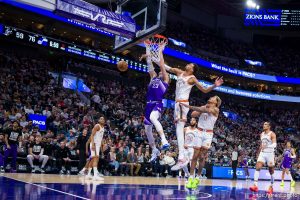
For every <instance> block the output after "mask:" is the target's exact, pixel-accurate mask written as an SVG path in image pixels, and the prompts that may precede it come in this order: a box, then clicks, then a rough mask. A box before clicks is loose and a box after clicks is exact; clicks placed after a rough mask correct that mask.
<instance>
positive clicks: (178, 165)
mask: <svg viewBox="0 0 300 200" xmlns="http://www.w3.org/2000/svg"><path fill="white" fill-rule="evenodd" d="M187 164H189V159H187V158H183V159H182V160H178V162H177V163H176V165H174V166H173V167H172V168H171V170H172V171H177V170H180V169H182V168H183V167H185V166H187Z"/></svg>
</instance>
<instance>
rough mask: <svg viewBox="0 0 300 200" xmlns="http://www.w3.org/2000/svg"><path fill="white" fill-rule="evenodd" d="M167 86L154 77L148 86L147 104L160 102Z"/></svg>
mask: <svg viewBox="0 0 300 200" xmlns="http://www.w3.org/2000/svg"><path fill="white" fill-rule="evenodd" d="M168 86H169V85H168V84H167V83H165V82H163V81H162V80H161V79H160V78H158V77H155V78H153V79H152V80H151V82H150V83H149V85H148V91H147V102H149V101H162V100H163V98H164V95H165V93H166V92H167V89H168Z"/></svg>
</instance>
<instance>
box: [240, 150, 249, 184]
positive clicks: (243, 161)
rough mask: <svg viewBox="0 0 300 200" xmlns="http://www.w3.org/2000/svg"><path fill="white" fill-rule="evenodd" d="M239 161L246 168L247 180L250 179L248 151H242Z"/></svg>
mask: <svg viewBox="0 0 300 200" xmlns="http://www.w3.org/2000/svg"><path fill="white" fill-rule="evenodd" d="M239 163H240V166H241V168H243V169H244V172H245V176H246V180H248V179H249V176H250V175H249V168H248V157H247V152H246V151H244V152H241V156H240V157H239Z"/></svg>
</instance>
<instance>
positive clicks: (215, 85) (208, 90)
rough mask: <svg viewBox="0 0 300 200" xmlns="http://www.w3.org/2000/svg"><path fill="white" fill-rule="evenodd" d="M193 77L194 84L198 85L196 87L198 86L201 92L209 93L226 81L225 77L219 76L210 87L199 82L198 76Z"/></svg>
mask: <svg viewBox="0 0 300 200" xmlns="http://www.w3.org/2000/svg"><path fill="white" fill-rule="evenodd" d="M192 79H193V81H194V84H195V85H196V87H197V88H198V89H199V90H200V91H201V92H203V93H208V92H210V91H212V90H213V89H215V88H216V87H219V86H220V85H222V84H223V82H224V81H223V77H221V78H219V77H218V78H217V79H216V80H215V83H214V84H213V85H212V86H209V87H207V88H205V87H203V85H201V83H199V81H198V80H197V78H196V77H193V78H192Z"/></svg>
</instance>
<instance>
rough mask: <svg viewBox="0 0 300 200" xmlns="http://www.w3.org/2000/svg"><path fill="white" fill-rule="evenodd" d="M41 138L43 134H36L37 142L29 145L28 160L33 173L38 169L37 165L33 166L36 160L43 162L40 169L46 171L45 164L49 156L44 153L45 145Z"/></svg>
mask: <svg viewBox="0 0 300 200" xmlns="http://www.w3.org/2000/svg"><path fill="white" fill-rule="evenodd" d="M41 140H42V138H41V136H36V137H35V143H33V144H31V145H30V147H29V155H28V156H27V160H28V163H29V165H30V167H31V173H34V172H35V171H36V169H35V167H34V166H33V161H34V160H38V161H39V162H42V166H41V168H40V169H38V170H39V171H40V172H41V173H45V165H46V164H47V162H48V159H49V157H48V156H47V155H44V145H43V144H42V143H41Z"/></svg>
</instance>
